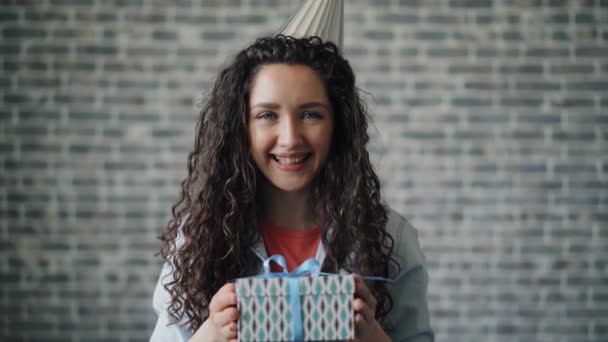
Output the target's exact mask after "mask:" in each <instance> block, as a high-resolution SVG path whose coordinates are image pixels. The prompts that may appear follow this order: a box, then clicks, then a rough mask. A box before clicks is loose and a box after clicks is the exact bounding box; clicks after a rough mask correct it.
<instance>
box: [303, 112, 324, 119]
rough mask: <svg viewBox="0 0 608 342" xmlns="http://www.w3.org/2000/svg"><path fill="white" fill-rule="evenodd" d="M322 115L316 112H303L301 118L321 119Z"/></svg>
mask: <svg viewBox="0 0 608 342" xmlns="http://www.w3.org/2000/svg"><path fill="white" fill-rule="evenodd" d="M322 117H323V115H322V114H321V113H318V112H304V113H302V118H304V119H321V118H322Z"/></svg>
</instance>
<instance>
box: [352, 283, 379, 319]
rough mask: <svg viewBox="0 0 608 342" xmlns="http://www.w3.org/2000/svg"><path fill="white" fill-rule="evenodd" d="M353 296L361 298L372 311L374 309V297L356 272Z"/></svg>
mask: <svg viewBox="0 0 608 342" xmlns="http://www.w3.org/2000/svg"><path fill="white" fill-rule="evenodd" d="M355 297H359V298H361V299H362V300H363V301H364V302H365V304H366V305H367V306H369V307H370V308H371V309H372V311H374V312H375V311H376V304H377V302H376V298H375V297H374V295H373V294H372V292H371V291H370V290H369V288H368V287H367V285H366V284H365V282H364V281H363V279H362V278H361V277H360V276H359V275H358V274H355Z"/></svg>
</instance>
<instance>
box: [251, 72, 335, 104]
mask: <svg viewBox="0 0 608 342" xmlns="http://www.w3.org/2000/svg"><path fill="white" fill-rule="evenodd" d="M310 101H317V102H322V103H328V102H329V101H328V99H327V94H326V91H325V86H324V84H323V82H322V81H321V79H320V78H319V76H318V75H317V73H316V72H315V71H314V70H313V69H311V68H310V67H308V66H306V65H301V64H269V65H264V66H263V67H262V68H260V70H259V71H258V72H257V73H256V75H255V77H254V79H253V82H252V86H251V92H250V97H249V105H250V106H252V105H255V103H257V102H275V103H278V104H285V105H297V104H298V103H301V102H310Z"/></svg>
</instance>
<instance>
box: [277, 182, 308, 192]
mask: <svg viewBox="0 0 608 342" xmlns="http://www.w3.org/2000/svg"><path fill="white" fill-rule="evenodd" d="M272 185H273V186H274V187H275V188H276V189H277V190H280V191H284V192H299V191H302V190H304V189H306V188H308V186H309V185H310V183H297V184H294V183H289V184H287V183H280V182H276V183H275V182H272Z"/></svg>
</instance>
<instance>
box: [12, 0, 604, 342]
mask: <svg viewBox="0 0 608 342" xmlns="http://www.w3.org/2000/svg"><path fill="white" fill-rule="evenodd" d="M345 2H346V3H347V4H346V22H345V29H346V36H345V40H344V42H345V46H346V49H345V53H346V55H347V57H348V58H349V59H350V61H351V63H352V65H353V66H354V68H355V69H356V72H357V77H358V84H359V85H360V87H361V88H363V89H364V90H366V91H367V92H368V93H369V95H368V100H369V104H370V106H369V107H370V110H371V112H372V113H373V116H374V122H375V127H372V129H371V130H370V133H371V134H372V135H373V137H374V142H373V144H372V145H371V146H370V149H371V150H372V151H373V156H374V160H375V163H376V165H377V168H378V171H379V173H380V175H381V176H382V180H383V184H384V191H385V197H386V199H387V201H388V202H389V203H390V204H391V205H392V206H393V207H394V208H395V209H397V210H398V211H400V212H401V213H402V214H404V215H405V216H406V217H408V218H409V219H410V220H411V221H412V222H413V224H414V225H415V226H416V227H417V228H418V229H419V231H420V235H421V242H422V244H423V247H424V249H425V252H426V256H427V260H428V266H429V271H430V274H431V284H430V289H429V290H430V293H429V300H430V306H431V311H432V319H433V326H434V328H435V330H436V332H437V340H439V341H444V340H445V341H448V340H449V341H606V340H607V339H608V265H607V264H608V214H607V212H608V211H607V204H608V178H607V177H608V159H607V157H606V156H607V153H606V152H607V151H608V148H607V147H608V114H607V113H608V111H607V110H608V91H607V90H608V44H607V41H608V1H605V0H602V1H600V0H597V1H574V0H573V1H563V0H562V1H554V0H542V1H541V0H529V1H523V0H522V1H518V0H504V1H479V0H450V1H447V0H445V1H439V0H426V1H422V0H383V1H371V0H369V1H363V0H357V1H352V0H347V1H345ZM1 3H2V5H1V7H0V37H1V38H0V101H1V104H2V105H1V106H0V152H1V154H0V182H1V187H0V282H1V286H0V317H1V320H0V340H2V341H133V340H138V341H146V340H147V338H148V336H149V334H150V332H151V330H152V328H153V324H154V321H155V315H154V314H153V312H152V310H151V296H152V288H153V286H154V283H155V281H156V278H157V275H158V272H159V268H160V263H159V262H160V261H159V260H158V258H155V257H154V256H153V254H154V253H155V252H156V251H157V250H158V248H159V243H158V241H157V240H156V236H157V235H158V234H159V232H160V231H161V230H162V229H163V227H164V225H165V224H166V222H167V220H168V218H169V213H170V210H169V209H170V206H171V205H172V203H173V201H174V200H175V199H176V196H177V193H178V190H179V181H180V180H181V179H182V177H184V175H185V171H186V167H185V159H186V154H187V153H188V151H189V149H190V148H191V145H192V141H193V123H194V120H195V117H196V106H195V105H196V103H197V101H198V99H199V98H200V94H201V92H202V91H203V90H204V89H207V88H208V86H209V80H210V79H211V77H213V75H214V74H215V73H216V72H217V71H218V68H219V67H220V66H221V65H222V63H224V62H225V60H226V59H227V56H229V55H231V54H233V53H234V52H236V51H237V50H239V49H240V48H242V47H244V46H245V45H246V44H247V43H248V42H251V41H252V39H253V38H254V37H255V36H257V35H259V34H262V33H271V32H274V30H276V29H277V28H278V27H280V26H281V25H282V24H283V23H284V21H285V18H287V17H289V15H290V14H291V13H293V11H294V10H295V8H296V7H297V5H298V3H299V2H294V1H279V0H274V1H272V0H241V1H238V0H231V1H219V0H215V1H214V0H175V1H159V0H157V1H143V0H40V1H30V0H27V1H25V0H14V1H7V0H3V1H1Z"/></svg>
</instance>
